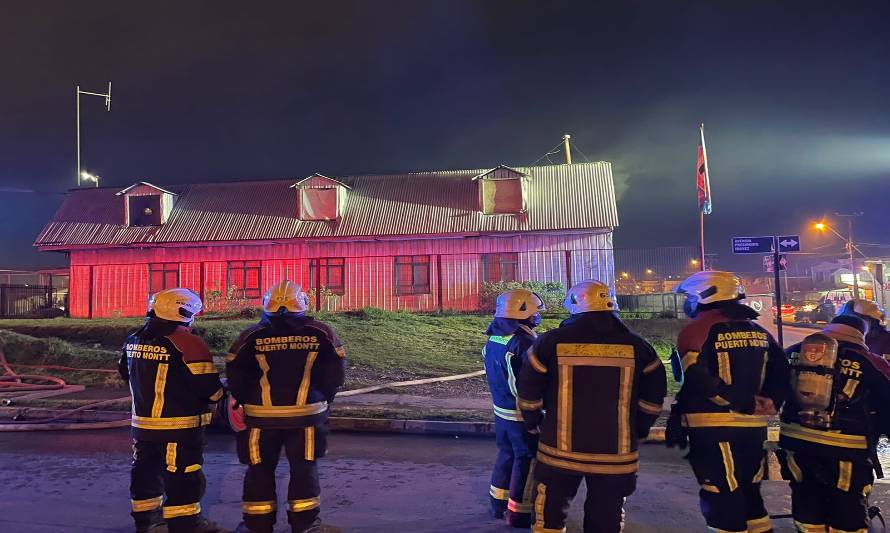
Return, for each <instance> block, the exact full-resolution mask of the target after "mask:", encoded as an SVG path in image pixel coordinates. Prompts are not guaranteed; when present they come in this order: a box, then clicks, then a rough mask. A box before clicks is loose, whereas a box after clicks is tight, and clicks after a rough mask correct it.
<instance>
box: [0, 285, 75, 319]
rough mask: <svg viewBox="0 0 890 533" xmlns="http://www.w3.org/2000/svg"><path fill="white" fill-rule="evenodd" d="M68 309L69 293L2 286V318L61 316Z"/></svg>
mask: <svg viewBox="0 0 890 533" xmlns="http://www.w3.org/2000/svg"><path fill="white" fill-rule="evenodd" d="M67 308H68V293H67V291H61V290H58V289H53V288H52V287H45V286H38V285H6V284H4V285H0V318H21V317H35V316H50V315H56V316H60V315H63V314H64V313H65V310H66V309H67ZM54 310H55V312H54Z"/></svg>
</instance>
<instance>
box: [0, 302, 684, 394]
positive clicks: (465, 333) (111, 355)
mask: <svg viewBox="0 0 890 533" xmlns="http://www.w3.org/2000/svg"><path fill="white" fill-rule="evenodd" d="M318 318H319V319H321V320H323V321H324V322H326V323H328V324H329V325H331V327H333V328H334V330H335V331H336V332H337V334H338V335H339V336H340V338H341V340H342V341H343V343H344V345H345V346H346V350H347V353H348V355H349V360H350V365H351V367H353V369H354V370H356V371H357V373H361V372H362V371H368V372H370V373H371V374H374V375H382V376H385V378H386V379H385V380H389V379H393V378H395V379H411V378H413V377H426V376H441V375H448V374H459V373H465V372H472V371H474V370H480V369H481V368H482V355H481V349H482V345H483V344H484V342H485V334H484V331H485V328H486V326H487V325H488V323H489V321H490V320H491V319H490V317H488V316H482V315H458V314H454V315H435V314H433V315H423V314H415V313H393V312H386V311H379V310H373V309H372V310H364V311H357V312H352V313H340V314H321V315H319V316H318ZM141 322H142V320H141V319H138V318H118V319H96V320H83V319H66V318H55V319H43V320H0V348H3V350H4V352H5V353H6V356H7V358H8V359H9V360H10V362H17V363H30V364H56V365H67V366H76V367H95V368H114V365H115V363H116V361H117V358H118V356H119V352H118V351H117V350H118V349H119V347H120V345H121V344H122V343H123V340H124V339H125V338H126V336H127V334H128V333H129V332H130V331H132V330H133V329H135V328H136V327H138V326H139V325H140V324H141ZM254 322H255V321H254V320H214V319H211V318H201V319H199V320H198V321H197V322H196V325H197V326H198V327H199V328H200V329H202V330H203V334H204V338H205V340H206V341H207V343H208V345H209V346H210V348H211V351H213V352H214V354H216V355H220V356H221V355H224V354H225V353H226V352H227V350H228V347H229V345H230V344H231V343H232V341H233V340H234V339H235V338H236V336H237V335H238V333H239V332H240V331H241V330H242V329H244V328H245V327H247V326H248V325H250V324H252V323H254ZM559 322H560V318H559V317H552V318H546V319H545V320H544V323H543V324H542V327H541V328H540V331H546V330H548V329H552V328H554V327H557V326H558V325H559ZM627 322H628V325H629V326H630V327H631V328H633V329H635V330H636V331H638V332H639V333H640V334H641V335H642V336H643V337H645V338H647V339H648V340H649V341H650V342H651V343H652V344H653V345H654V346H655V348H656V350H657V351H658V353H659V355H660V356H661V357H662V358H663V359H666V358H667V357H668V356H669V355H670V349H671V345H672V344H673V343H674V342H675V339H676V336H677V333H678V331H679V329H680V328H681V327H682V325H683V322H682V321H679V320H669V319H653V320H628V321H627ZM4 330H6V331H4ZM64 377H65V378H66V379H67V380H68V381H69V382H71V383H85V382H86V383H85V384H92V385H103V386H109V385H112V384H113V382H114V381H115V380H116V378H115V377H114V376H112V375H95V374H93V375H87V374H84V373H77V375H70V376H69V375H64ZM668 381H669V383H671V382H672V381H673V380H672V379H669V380H668Z"/></svg>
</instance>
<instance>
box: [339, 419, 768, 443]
mask: <svg viewBox="0 0 890 533" xmlns="http://www.w3.org/2000/svg"><path fill="white" fill-rule="evenodd" d="M328 420H329V422H330V427H331V430H333V431H349V432H356V433H402V434H408V435H454V436H459V437H493V436H494V423H493V422H450V421H445V420H396V419H389V418H348V417H333V416H332V417H331V418H329V419H328ZM664 433H665V428H664V426H653V427H652V429H651V430H649V436H648V437H646V438H645V439H642V442H646V443H663V442H664ZM778 440H779V428H778V427H771V428H769V429H768V435H767V441H768V442H778Z"/></svg>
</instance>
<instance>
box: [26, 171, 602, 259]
mask: <svg viewBox="0 0 890 533" xmlns="http://www.w3.org/2000/svg"><path fill="white" fill-rule="evenodd" d="M513 168H515V170H517V171H519V172H522V173H524V174H527V175H528V177H529V180H528V187H529V189H528V211H527V212H526V213H521V214H518V215H483V214H482V213H481V212H480V211H479V207H478V194H477V184H476V183H475V182H474V181H473V178H474V177H475V176H478V175H479V174H480V173H483V172H485V171H486V170H485V169H481V170H480V169H475V170H449V171H441V172H418V173H412V174H388V175H367V176H345V177H339V178H337V179H338V181H342V182H343V183H345V184H346V185H348V186H349V187H352V190H350V191H349V192H348V193H347V195H346V196H347V199H346V205H345V208H344V212H343V216H342V217H341V218H340V220H337V221H332V222H304V221H301V220H299V219H297V218H296V198H295V192H294V190H293V189H291V188H290V187H291V186H292V185H293V184H294V183H295V182H296V181H297V180H296V179H284V180H272V181H242V182H225V183H197V184H191V185H171V186H169V187H167V189H168V190H170V191H171V192H173V193H175V194H178V195H179V196H178V198H177V200H176V203H175V204H174V206H173V210H172V212H171V213H170V218H169V219H168V220H167V222H166V223H165V224H164V225H163V226H159V227H127V226H126V225H124V224H125V222H124V204H123V200H122V198H121V197H120V196H116V195H115V193H117V192H118V191H119V190H120V189H119V188H111V187H109V188H98V189H97V188H89V189H87V188H85V189H77V190H73V191H71V192H70V193H69V194H68V196H67V197H66V199H65V201H64V202H63V204H62V206H61V207H60V208H59V210H58V211H57V212H56V214H55V216H54V217H53V218H52V220H51V221H50V222H49V223H48V224H47V225H46V227H45V228H44V229H43V231H42V232H41V233H40V235H38V237H37V239H36V241H35V243H34V244H35V245H36V246H47V247H50V246H52V247H62V248H64V247H68V246H87V245H108V244H111V245H125V244H136V243H172V242H202V241H236V240H266V239H294V238H325V237H362V236H377V237H379V236H397V235H426V234H448V233H494V232H516V231H558V230H576V229H594V228H612V227H615V226H617V225H618V212H617V209H616V206H615V189H614V185H613V182H612V168H611V165H610V164H609V163H606V162H597V163H578V164H572V165H548V166H536V167H513Z"/></svg>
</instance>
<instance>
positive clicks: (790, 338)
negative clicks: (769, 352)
mask: <svg viewBox="0 0 890 533" xmlns="http://www.w3.org/2000/svg"><path fill="white" fill-rule="evenodd" d="M759 322H760V325H761V326H763V327H764V328H765V329H766V330H767V331H769V332H770V333H772V334H773V336H776V325H775V324H773V323H771V322H770V321H768V320H761V321H759ZM817 331H819V330H818V329H815V328H797V327H794V326H789V325H787V324H783V325H782V337H783V340H784V341H785V346H786V347H788V346H791V345H792V344H797V343H798V342H801V341H802V340H803V339H804V338H805V337H806V336H807V335H811V334H813V333H816V332H817Z"/></svg>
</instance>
